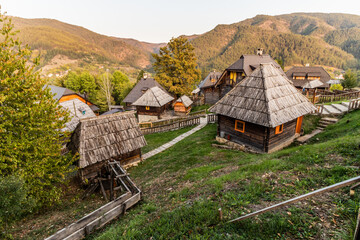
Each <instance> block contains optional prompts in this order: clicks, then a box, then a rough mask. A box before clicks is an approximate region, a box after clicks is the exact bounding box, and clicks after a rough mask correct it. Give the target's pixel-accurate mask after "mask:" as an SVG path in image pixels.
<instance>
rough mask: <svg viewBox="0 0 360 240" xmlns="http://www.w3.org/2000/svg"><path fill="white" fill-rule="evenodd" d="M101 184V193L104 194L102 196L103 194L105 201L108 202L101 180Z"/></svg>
mask: <svg viewBox="0 0 360 240" xmlns="http://www.w3.org/2000/svg"><path fill="white" fill-rule="evenodd" d="M99 183H100V187H101V192H102V194H103V196H104V198H105V201H108V198H107V196H106V192H105V189H104V186H103V184H102V181H101V180H100V179H99Z"/></svg>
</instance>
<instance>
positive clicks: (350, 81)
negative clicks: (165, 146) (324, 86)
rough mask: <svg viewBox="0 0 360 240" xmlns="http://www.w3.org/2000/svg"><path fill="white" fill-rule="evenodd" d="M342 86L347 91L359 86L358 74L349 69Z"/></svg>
mask: <svg viewBox="0 0 360 240" xmlns="http://www.w3.org/2000/svg"><path fill="white" fill-rule="evenodd" d="M341 85H342V86H343V87H344V88H345V89H350V88H354V87H356V86H357V76H356V73H355V72H353V71H351V69H348V70H347V71H346V73H345V74H344V79H343V80H342V81H341Z"/></svg>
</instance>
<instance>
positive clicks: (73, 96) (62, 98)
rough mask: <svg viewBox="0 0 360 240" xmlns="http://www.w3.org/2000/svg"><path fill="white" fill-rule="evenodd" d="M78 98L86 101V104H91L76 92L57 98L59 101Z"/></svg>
mask: <svg viewBox="0 0 360 240" xmlns="http://www.w3.org/2000/svg"><path fill="white" fill-rule="evenodd" d="M76 98H77V99H79V100H80V101H82V102H83V103H86V104H87V105H89V106H91V105H93V104H92V103H91V102H89V101H86V100H85V99H84V98H82V97H81V96H79V95H77V94H71V95H66V96H63V97H61V98H60V99H59V103H61V102H66V101H69V100H72V99H76Z"/></svg>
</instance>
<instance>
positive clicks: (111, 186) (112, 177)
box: [109, 170, 114, 201]
mask: <svg viewBox="0 0 360 240" xmlns="http://www.w3.org/2000/svg"><path fill="white" fill-rule="evenodd" d="M109 180H110V201H112V200H114V174H113V171H111V170H110V176H109Z"/></svg>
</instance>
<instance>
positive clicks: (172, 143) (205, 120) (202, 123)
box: [142, 117, 207, 160]
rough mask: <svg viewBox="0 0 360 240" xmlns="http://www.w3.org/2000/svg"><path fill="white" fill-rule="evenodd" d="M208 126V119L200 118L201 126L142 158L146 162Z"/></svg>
mask: <svg viewBox="0 0 360 240" xmlns="http://www.w3.org/2000/svg"><path fill="white" fill-rule="evenodd" d="M206 124H207V117H205V118H203V117H201V118H200V124H199V125H198V126H196V127H194V128H193V129H191V130H190V131H188V132H186V133H183V134H181V135H180V136H178V137H176V138H174V139H173V140H171V141H170V142H168V143H165V144H164V145H162V146H160V147H158V148H156V149H154V150H152V151H150V152H148V153H145V154H144V155H143V156H142V157H143V159H144V160H145V159H148V158H150V157H152V156H154V155H156V154H158V153H161V152H163V151H165V150H166V149H168V148H170V147H172V146H174V145H175V144H176V143H178V142H180V141H181V140H183V139H184V138H186V137H188V136H190V135H191V134H193V133H194V132H197V131H199V130H200V129H202V128H203V127H205V126H206Z"/></svg>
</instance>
